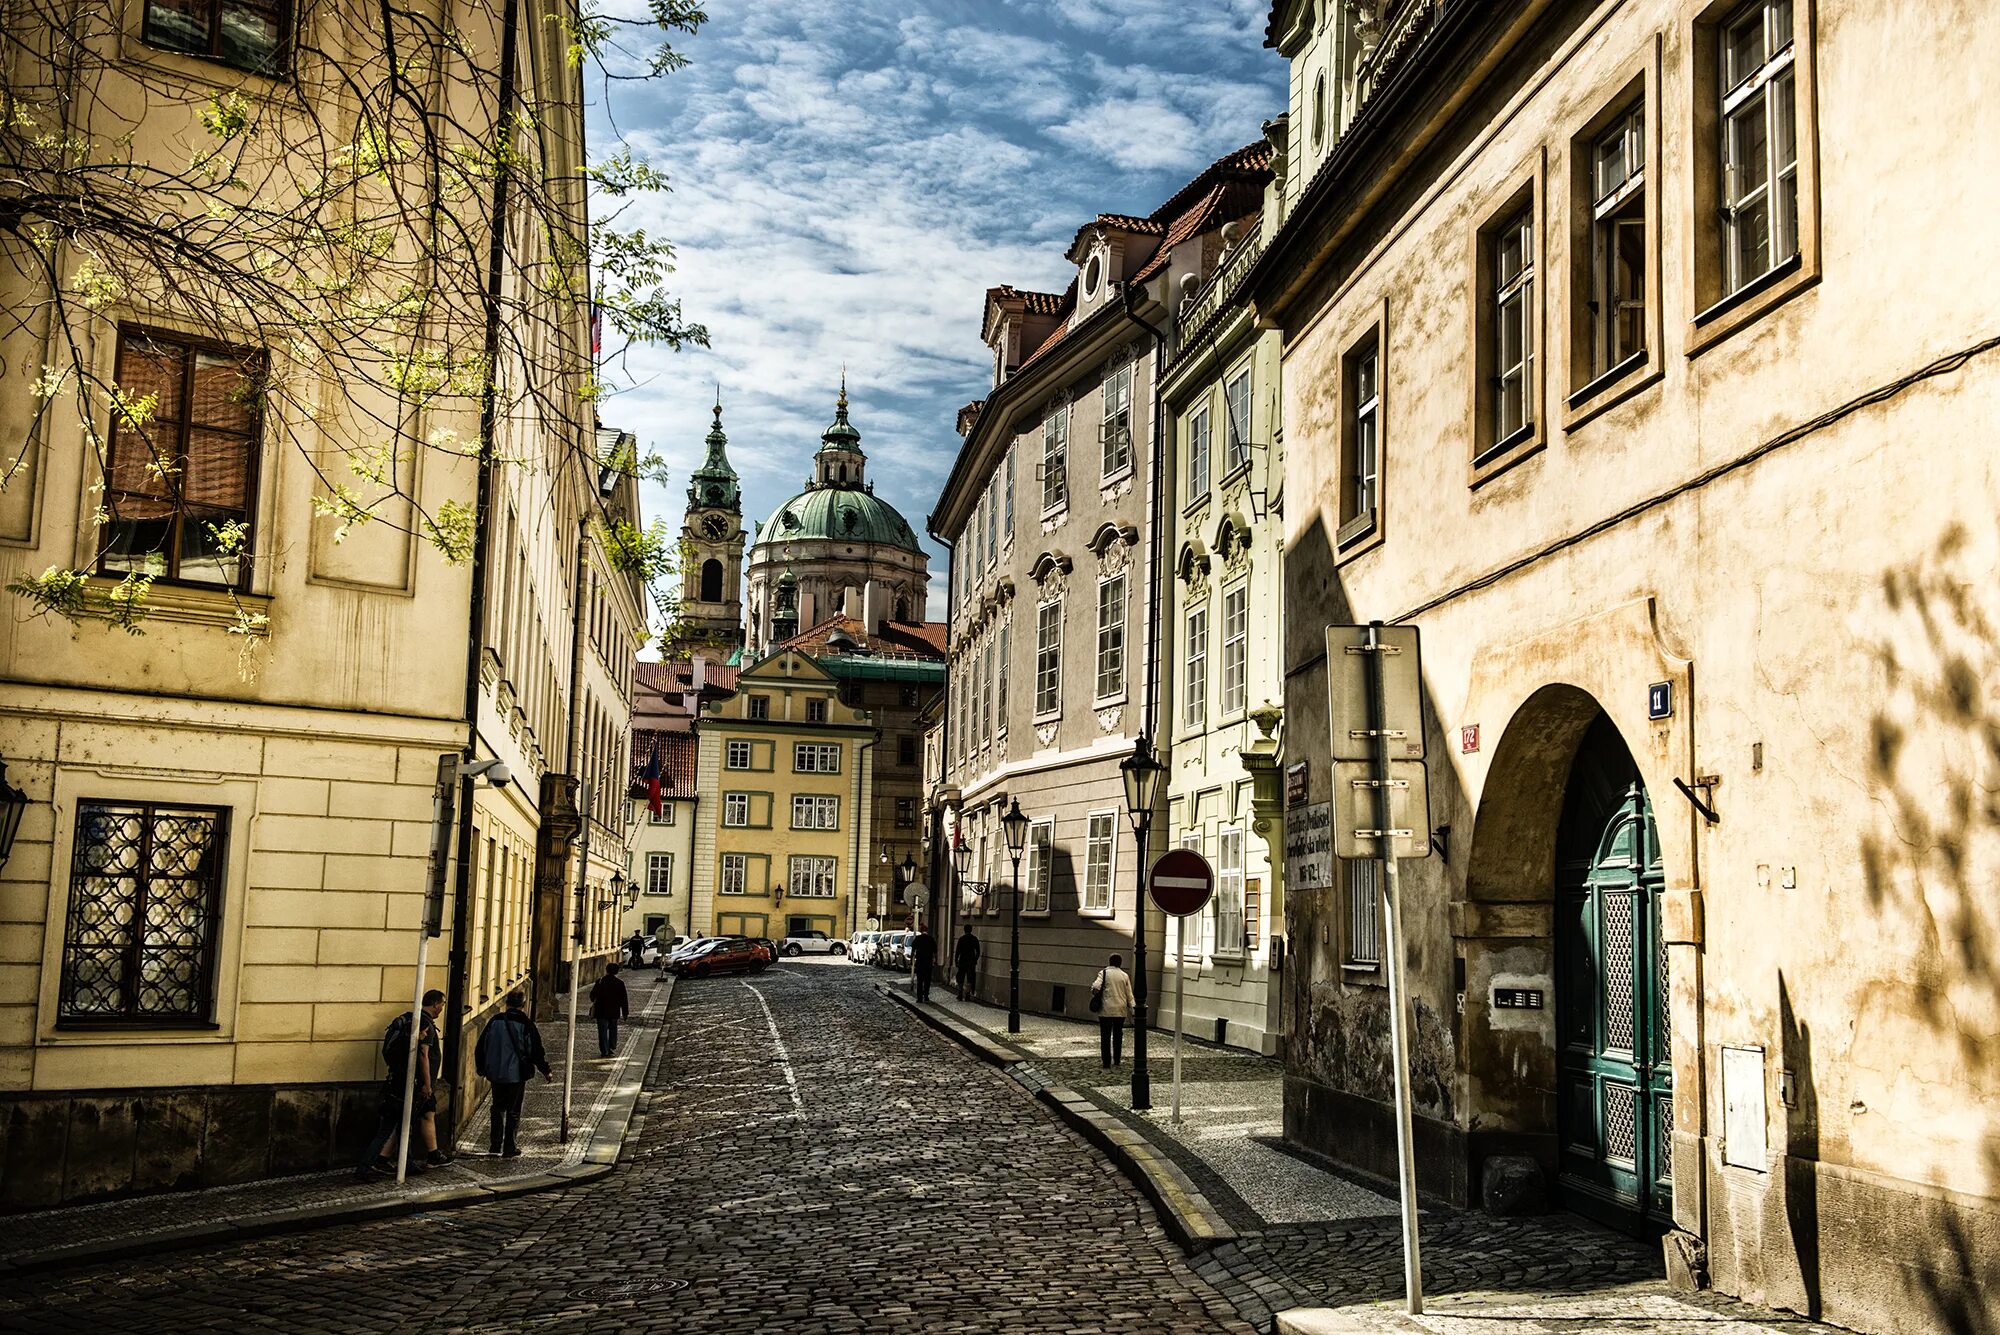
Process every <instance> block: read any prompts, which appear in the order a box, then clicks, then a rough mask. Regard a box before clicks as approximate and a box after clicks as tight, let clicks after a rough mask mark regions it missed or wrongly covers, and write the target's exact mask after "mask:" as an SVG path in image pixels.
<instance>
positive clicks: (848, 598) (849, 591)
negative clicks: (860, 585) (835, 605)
mask: <svg viewBox="0 0 2000 1335" xmlns="http://www.w3.org/2000/svg"><path fill="white" fill-rule="evenodd" d="M840 614H841V615H842V616H844V617H852V618H854V619H855V620H859V619H860V618H861V590H859V589H857V588H855V587H854V586H853V585H852V584H850V585H848V586H847V587H846V588H844V589H842V590H841V591H840Z"/></svg>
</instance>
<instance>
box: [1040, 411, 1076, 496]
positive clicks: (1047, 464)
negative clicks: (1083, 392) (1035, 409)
mask: <svg viewBox="0 0 2000 1335" xmlns="http://www.w3.org/2000/svg"><path fill="white" fill-rule="evenodd" d="M1068 467H1069V405H1068V404H1066V403H1065V404H1058V405H1057V406H1056V407H1055V408H1054V409H1053V410H1051V411H1050V413H1049V415H1048V417H1047V418H1046V419H1044V420H1043V422H1042V512H1043V513H1044V514H1046V513H1048V512H1049V511H1050V510H1060V509H1061V508H1062V507H1063V505H1064V503H1065V502H1067V501H1068V500H1069V487H1068V484H1067V483H1066V482H1065V480H1064V474H1065V473H1066V472H1067V471H1068Z"/></svg>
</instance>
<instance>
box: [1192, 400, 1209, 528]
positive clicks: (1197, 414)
mask: <svg viewBox="0 0 2000 1335" xmlns="http://www.w3.org/2000/svg"><path fill="white" fill-rule="evenodd" d="M1187 433H1188V462H1187V503H1188V504H1189V505H1193V504H1194V503H1195V502H1196V501H1198V500H1200V499H1201V498H1202V497H1204V496H1206V495H1208V448H1209V441H1208V437H1209V427H1208V406H1207V405H1206V404H1203V405H1202V406H1201V407H1199V408H1197V409H1195V410H1194V413H1193V414H1192V415H1191V416H1190V417H1189V418H1188V425H1187Z"/></svg>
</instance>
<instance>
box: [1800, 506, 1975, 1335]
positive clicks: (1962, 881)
mask: <svg viewBox="0 0 2000 1335" xmlns="http://www.w3.org/2000/svg"><path fill="white" fill-rule="evenodd" d="M1975 546H1976V544H1975V542H1974V539H1973V538H1972V536H1971V535H1970V534H1968V533H1967V531H1966V530H1965V529H1964V528H1963V527H1962V526H1959V525H1953V526H1951V527H1950V528H1948V529H1947V530H1945V532H1944V533H1943V534H1942V536H1941V537H1940V538H1939V540H1938V542H1937V544H1936V545H1935V546H1934V547H1933V549H1932V550H1931V551H1930V552H1929V553H1928V554H1927V555H1926V556H1924V557H1923V558H1922V559H1920V560H1918V561H1915V562H1912V563H1910V564H1908V565H1905V566H1900V567H1897V568H1895V569H1892V570H1890V571H1889V572H1888V573H1887V574H1886V575H1885V576H1884V578H1883V583H1882V596H1883V601H1884V606H1885V608H1886V613H1887V617H1888V625H1889V631H1888V633H1887V634H1885V635H1884V636H1882V638H1881V639H1880V641H1879V642H1878V643H1877V644H1876V645H1875V647H1874V655H1875V658H1876V663H1877V666H1878V669H1879V671H1880V672H1881V674H1882V675H1881V686H1882V689H1881V691H1880V693H1879V694H1878V696H1877V697H1876V703H1875V707H1874V712H1873V715H1872V719H1871V724H1870V755H1869V774H1868V778H1869V784H1870V788H1871V791H1872V795H1873V797H1874V800H1875V809H1876V816H1875V819H1874V821H1873V822H1872V824H1871V826H1870V827H1869V828H1866V829H1864V830H1863V831H1862V834H1861V855H1862V864H1863V872H1864V876H1865V881H1866V888H1867V894H1868V900H1869V904H1870V906H1871V907H1872V908H1873V909H1874V911H1875V913H1876V916H1877V921H1878V926H1879V928H1880V930H1881V931H1882V932H1883V934H1884V936H1885V938H1886V942H1885V944H1886V946H1887V951H1886V954H1887V959H1888V962H1887V964H1886V967H1885V974H1886V975H1887V976H1885V977H1884V978H1883V979H1882V980H1881V984H1880V986H1881V987H1886V988H1887V989H1891V990H1894V991H1897V992H1900V994H1901V998H1902V999H1903V1000H1904V1001H1905V1002H1906V1004H1907V1006H1908V1008H1909V1012H1910V1013H1911V1014H1913V1015H1914V1016H1915V1018H1916V1020H1917V1022H1918V1023H1919V1024H1920V1025H1921V1026H1922V1028H1923V1029H1924V1031H1925V1034H1924V1037H1925V1038H1926V1039H1927V1040H1928V1043H1929V1045H1930V1051H1931V1053H1934V1054H1936V1055H1935V1056H1932V1057H1931V1058H1930V1061H1931V1062H1932V1064H1933V1065H1932V1070H1933V1071H1934V1072H1937V1073H1938V1074H1939V1076H1940V1078H1948V1079H1949V1080H1950V1081H1951V1083H1952V1085H1953V1086H1954V1089H1953V1092H1954V1094H1955V1095H1956V1096H1957V1098H1958V1099H1959V1100H1960V1101H1961V1102H1962V1103H1963V1104H1965V1105H1968V1106H1970V1107H1974V1108H1977V1107H1979V1106H1980V1104H1981V1101H1982V1100H1981V1092H1982V1091H1983V1092H1984V1100H1983V1102H1984V1106H1985V1108H1986V1109H1988V1110H1989V1111H1987V1112H1985V1113H1984V1114H1983V1120H1981V1121H1980V1122H1979V1124H1977V1125H1975V1126H1974V1127H1972V1134H1973V1135H1974V1137H1975V1138H1976V1140H1977V1141H1978V1142H1979V1143H1981V1144H1982V1146H1983V1147H1982V1148H1981V1150H1980V1151H1979V1156H1980V1166H1981V1167H1983V1170H1984V1171H1983V1180H1984V1182H1985V1183H1986V1184H1988V1186H1987V1188H1986V1190H1987V1192H1988V1193H1989V1194H1990V1192H1991V1190H1992V1187H1991V1184H1993V1183H1995V1182H2000V1137H1996V1134H1995V1126H1994V1121H1993V1118H1994V1116H1995V1112H1996V1111H2000V1044H1996V1043H1995V1041H1994V1036H1995V1035H1996V1034H2000V894H1996V886H2000V599H1996V596H1995V592H1994V590H1995V581H1994V578H1993V576H1994V562H1993V559H1992V554H1991V551H1990V548H1989V549H1987V550H1984V551H1980V550H1975ZM1899 964H1900V965H1901V972H1900V975H1898V974H1897V973H1896V972H1895V971H1896V970H1897V967H1898V965H1899ZM1878 990H1879V989H1878ZM1786 1018H1787V1020H1788V1022H1789V1020H1790V1014H1789V1005H1787V1014H1786ZM1856 1023H1857V1024H1859V1023H1861V1017H1860V1016H1859V1015H1857V1017H1856ZM1789 1036H1790V1026H1789V1023H1788V1038H1789ZM1859 1037H1860V1035H1859V1034H1858V1033H1857V1039H1858V1038H1859ZM1902 1054H1903V1055H1901V1056H1898V1057H1897V1058H1896V1059H1897V1060H1898V1061H1899V1062H1902V1063H1908V1062H1909V1061H1910V1060H1911V1059H1912V1058H1913V1057H1915V1056H1916V1055H1917V1054H1916V1052H1915V1051H1914V1050H1913V1049H1912V1048H1910V1047H1909V1046H1908V1045H1905V1046H1904V1047H1903V1048H1902ZM1859 1101H1860V1100H1859V1096H1858V1094H1857V1104H1858V1103H1859ZM1803 1111H1804V1108H1803V1106H1802V1107H1801V1108H1800V1109H1799V1110H1795V1116H1797V1115H1798V1114H1799V1113H1803ZM1891 1115H1893V1114H1891ZM1974 1116H1975V1117H1978V1116H1980V1115H1979V1114H1975V1115H1974ZM1813 1122H1814V1146H1815V1148H1814V1152H1815V1153H1816V1152H1817V1151H1816V1144H1817V1118H1816V1116H1815V1117H1814V1119H1813ZM1903 1130H1904V1132H1905V1134H1912V1133H1914V1134H1917V1135H1921V1134H1923V1133H1924V1130H1925V1128H1923V1127H1908V1128H1903ZM1795 1152H1796V1151H1795ZM1965 1167H1966V1169H1967V1170H1968V1171H1966V1172H1965V1173H1964V1174H1963V1175H1962V1176H1960V1177H1958V1178H1957V1179H1956V1180H1955V1181H1953V1182H1951V1183H1948V1184H1946V1185H1949V1186H1955V1187H1962V1186H1964V1185H1965V1184H1966V1183H1968V1182H1971V1181H1973V1180H1975V1179H1976V1178H1977V1177H1978V1176H1979V1175H1978V1174H1976V1173H1975V1172H1973V1171H1971V1170H1973V1169H1974V1165H1973V1164H1971V1163H1968V1164H1966V1165H1965ZM1937 1218H1938V1221H1939V1223H1938V1226H1937V1227H1936V1228H1935V1229H1932V1230H1931V1235H1932V1236H1930V1237H1929V1238H1928V1239H1926V1246H1925V1255H1923V1256H1922V1257H1921V1258H1920V1264H1916V1265H1909V1266H1908V1267H1907V1272H1908V1273H1909V1274H1910V1275H1911V1276H1912V1278H1911V1280H1910V1281H1909V1282H1910V1284H1911V1286H1912V1288H1913V1290H1914V1291H1913V1292H1912V1293H1911V1294H1910V1295H1909V1296H1910V1298H1911V1299H1912V1300H1914V1301H1918V1302H1921V1303H1923V1304H1924V1305H1925V1307H1926V1308H1927V1309H1928V1311H1929V1313H1930V1315H1931V1319H1932V1321H1933V1322H1934V1328H1935V1329H1938V1330H1948V1331H1954V1332H1964V1333H1965V1335H2000V1317H1996V1311H2000V1247H1996V1245H1995V1236H1996V1234H2000V1220H1989V1221H1988V1222H1987V1224H1986V1225H1985V1227H1984V1228H1981V1226H1980V1225H1979V1223H1978V1222H1977V1221H1976V1220H1974V1219H1971V1218H1968V1215H1967V1214H1966V1213H1965V1212H1960V1211H1949V1210H1944V1209H1940V1210H1938V1211H1937ZM1896 1231H1898V1232H1900V1231H1903V1230H1900V1229H1899V1230H1896ZM1801 1259H1802V1260H1803V1259H1804V1253H1803V1252H1802V1253H1801ZM1903 1259H1904V1260H1905V1261H1906V1262H1907V1261H1909V1260H1910V1259H1911V1258H1903ZM1815 1296H1816V1294H1815Z"/></svg>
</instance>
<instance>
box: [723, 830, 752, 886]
mask: <svg viewBox="0 0 2000 1335" xmlns="http://www.w3.org/2000/svg"><path fill="white" fill-rule="evenodd" d="M725 823H726V822H725ZM749 882H750V855H749V854H747V853H724V854H723V855H722V893H723V894H725V895H746V894H749V893H750V885H749Z"/></svg>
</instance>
